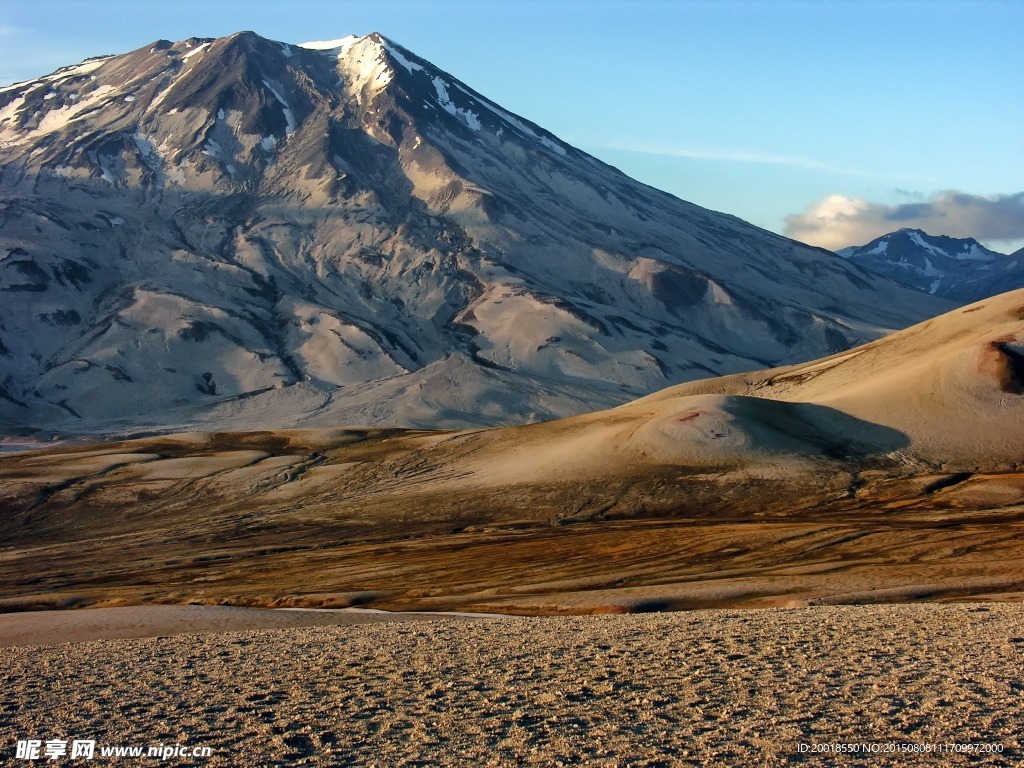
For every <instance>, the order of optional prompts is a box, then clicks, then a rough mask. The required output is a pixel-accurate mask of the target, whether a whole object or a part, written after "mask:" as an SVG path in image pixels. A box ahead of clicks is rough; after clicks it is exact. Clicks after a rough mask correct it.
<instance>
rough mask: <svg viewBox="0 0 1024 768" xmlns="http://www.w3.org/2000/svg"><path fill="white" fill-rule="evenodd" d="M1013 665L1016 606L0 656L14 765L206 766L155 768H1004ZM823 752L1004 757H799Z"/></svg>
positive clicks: (376, 627) (648, 620) (132, 645)
mask: <svg viewBox="0 0 1024 768" xmlns="http://www.w3.org/2000/svg"><path fill="white" fill-rule="evenodd" d="M200 610H202V609H200ZM1022 656H1024V606H1021V605H1019V604H989V605H983V604H961V605H952V604H950V605H937V604H930V605H885V606H863V607H854V606H822V607H815V608H800V609H769V610H756V611H732V610H728V611H727V610H722V611H698V612H690V613H673V614H646V615H628V616H589V617H555V618H505V619H490V620H480V621H469V620H467V621H436V622H393V623H376V624H362V625H353V626H319V627H295V628H290V629H277V630H264V631H248V632H226V633H219V634H203V635H180V636H173V637H155V638H140V639H125V640H113V641H96V642H89V643H77V644H67V645H50V646H36V647H15V648H5V649H0V669H3V670H4V672H3V673H2V676H0V679H2V683H3V686H2V688H0V733H3V735H4V742H5V743H4V745H3V749H4V750H6V755H5V760H8V761H10V762H15V761H14V751H15V741H16V740H17V739H29V738H35V739H41V740H44V741H45V740H46V739H64V740H68V741H69V742H70V741H71V740H72V739H76V738H81V739H95V740H96V741H97V744H98V747H99V746H100V745H108V746H109V745H147V746H148V745H157V744H159V745H175V744H188V745H189V746H190V747H192V746H203V747H209V748H210V750H211V755H210V756H209V757H208V758H202V759H197V760H196V761H195V762H193V763H189V761H187V760H181V759H171V760H169V761H167V762H166V763H164V764H178V765H182V764H194V765H211V766H214V765H232V766H234V765H238V766H284V765H324V766H326V765H332V766H333V765H360V766H370V765H379V766H402V765H419V766H423V765H456V766H459V765H465V766H478V765H502V766H505V765H507V766H515V765H595V766H655V765H657V766H669V765H672V766H674V765H707V766H755V765H757V766H760V765H899V766H907V765H968V764H970V765H1016V764H1018V763H1019V761H1020V759H1021V757H1022V756H1024V751H1022V746H1024V745H1022V741H1024V738H1022V736H1021V727H1020V725H1021V721H1022V715H1024V683H1022V680H1021V668H1022ZM833 742H842V743H847V742H850V743H856V744H860V743H864V744H877V745H879V746H878V747H875V748H876V749H880V750H884V749H890V748H891V747H890V745H903V744H906V745H910V748H914V745H937V744H947V743H948V744H952V743H960V744H964V743H978V742H982V743H985V744H998V745H1000V747H1001V748H1002V749H1003V752H1002V753H1001V754H994V753H984V754H972V755H965V754H958V753H950V752H946V753H943V754H936V753H932V754H930V755H925V754H914V753H910V754H891V753H889V754H886V753H884V752H876V753H873V754H868V755H865V754H860V755H850V754H847V755H839V756H835V755H820V754H812V753H807V752H801V751H800V750H801V747H800V744H807V745H814V744H821V743H833ZM919 748H925V747H919ZM96 762H97V764H101V763H103V762H109V763H113V764H118V765H121V764H136V765H137V764H154V765H155V764H160V761H159V760H157V759H155V758H149V759H135V760H129V759H125V758H120V759H113V758H106V759H102V758H100V757H98V756H97V758H96ZM26 764H27V763H26ZM83 764H84V763H83Z"/></svg>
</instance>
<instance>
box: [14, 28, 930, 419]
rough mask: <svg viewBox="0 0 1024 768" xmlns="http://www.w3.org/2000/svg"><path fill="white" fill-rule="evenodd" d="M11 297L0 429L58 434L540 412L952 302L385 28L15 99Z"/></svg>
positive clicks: (852, 333) (745, 363)
mask: <svg viewBox="0 0 1024 768" xmlns="http://www.w3.org/2000/svg"><path fill="white" fill-rule="evenodd" d="M0 293H2V297H3V301H2V302H0V425H2V424H4V423H6V424H7V425H8V427H9V428H14V427H19V428H24V429H29V428H36V429H39V428H51V429H56V430H62V431H66V430H72V429H78V430H100V429H103V430H106V429H134V428H138V427H141V426H142V425H144V424H145V425H149V426H151V427H154V428H156V427H159V428H163V427H166V426H171V425H173V426H184V425H187V424H199V425H201V426H210V425H217V426H218V427H221V426H223V427H231V426H232V425H234V426H243V425H245V426H249V427H254V426H260V425H263V426H285V425H298V424H304V425H315V424H319V423H330V424H338V423H350V424H401V425H406V426H410V425H412V426H433V427H445V426H463V425H466V424H488V423H490V424H498V423H510V422H524V421H531V420H537V419H543V418H549V417H552V416H558V415H566V414H569V413H576V412H580V411H583V410H590V409H593V408H597V407H602V406H610V405H614V404H617V403H621V402H623V401H625V400H627V399H630V398H631V397H633V396H636V395H640V394H645V393H647V392H650V391H652V390H654V389H657V388H660V387H663V386H666V385H667V384H671V383H676V382H680V381H685V380H690V379H694V378H700V377H703V376H706V375H714V374H722V373H734V372H738V371H743V370H752V369H757V368H765V367H768V366H770V365H774V364H777V363H782V362H793V361H797V360H801V359H810V358H814V357H819V356H821V355H823V354H827V353H831V352H837V351H839V350H841V349H845V348H847V347H849V346H852V345H854V344H857V343H860V342H863V341H867V340H869V339H872V338H875V337H877V336H878V335H879V334H881V333H882V332H884V331H885V330H888V329H892V328H897V327H902V326H905V325H907V324H909V323H910V322H913V321H916V320H920V319H922V318H924V317H928V316H932V315H934V314H938V313H939V312H941V311H944V310H945V309H947V308H948V307H949V304H948V303H946V302H944V301H941V300H938V299H935V298H933V297H929V296H923V295H919V294H917V293H916V292H912V291H908V290H906V289H903V288H901V287H899V286H897V285H895V284H892V283H890V282H889V281H886V280H883V279H881V278H877V277H875V276H873V275H872V274H870V273H868V272H865V271H864V270H862V269H860V268H858V267H856V266H853V265H851V264H849V263H847V262H845V261H843V260H841V259H839V258H836V257H835V256H834V255H833V254H831V253H828V252H824V251H821V250H819V249H813V248H808V247H805V246H801V245H800V244H798V243H794V242H793V241H791V240H788V239H786V238H782V237H779V236H777V235H773V234H771V233H768V232H765V231H763V230H760V229H758V228H756V227H754V226H752V225H750V224H746V223H745V222H742V221H740V220H738V219H736V218H735V217H732V216H727V215H723V214H718V213H714V212H712V211H708V210H705V209H703V208H700V207H698V206H696V205H692V204H690V203H686V202H684V201H681V200H679V199H677V198H675V197H672V196H671V195H667V194H665V193H662V192H659V191H657V190H654V189H652V188H650V187H647V186H645V185H643V184H640V183H639V182H636V181H634V180H632V179H630V178H628V177H626V176H625V175H623V174H622V173H620V172H619V171H617V170H615V169H614V168H611V167H610V166H608V165H606V164H604V163H602V162H600V161H599V160H597V159H595V158H593V157H590V156H589V155H586V154H585V153H583V152H580V151H578V150H576V149H574V148H573V147H571V146H569V145H568V144H565V143H564V142H562V141H560V140H559V139H558V138H557V137H555V136H554V135H552V134H551V133H549V132H547V131H545V130H544V129H543V128H541V127H540V126H537V125H535V124H534V123H531V122H530V121H529V120H527V119H526V118H524V117H520V116H517V115H514V114H512V113H510V112H508V111H507V110H505V109H503V108H502V107H501V106H500V105H498V104H497V103H495V102H493V101H491V100H489V99H487V98H486V97H485V96H483V95H482V94H479V93H477V92H476V91H474V90H473V89H472V88H471V87H470V86H468V85H466V84H465V83H463V82H461V81H460V80H458V79H457V78H455V77H453V76H452V75H451V74H449V73H446V72H444V71H442V70H440V69H438V68H437V67H435V66H434V65H432V64H431V63H430V62H428V61H426V60H425V59H422V58H420V57H418V56H416V54H415V53H413V52H412V51H409V50H407V49H405V48H403V47H401V46H400V45H398V44H397V43H394V42H392V41H390V40H389V39H387V38H385V37H382V36H380V35H377V34H371V35H366V36H362V37H349V38H341V39H339V40H328V41H322V42H320V43H314V44H305V45H292V44H287V43H283V42H277V41H272V40H266V39H264V38H262V37H260V36H259V35H256V34H254V33H251V32H242V33H238V34H236V35H231V36H229V37H224V38H217V39H199V38H193V39H190V40H185V41H180V42H169V41H157V42H155V43H152V44H150V45H148V46H144V47H143V48H140V49H139V50H137V51H134V52H131V53H127V54H124V55H119V56H112V57H107V58H104V59H100V60H96V61H92V62H85V63H83V64H80V65H76V66H75V67H71V68H66V69H64V70H61V71H60V72H57V73H54V74H52V75H49V76H46V77H42V78H39V79H37V80H34V81H31V82H29V83H22V84H19V85H17V86H12V87H10V88H7V89H5V90H3V91H0ZM11 425H14V426H11Z"/></svg>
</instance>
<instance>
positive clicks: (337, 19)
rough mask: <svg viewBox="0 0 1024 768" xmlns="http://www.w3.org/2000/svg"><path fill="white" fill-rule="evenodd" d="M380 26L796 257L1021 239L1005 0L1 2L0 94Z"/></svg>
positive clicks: (1017, 78)
mask: <svg viewBox="0 0 1024 768" xmlns="http://www.w3.org/2000/svg"><path fill="white" fill-rule="evenodd" d="M243 29H251V30H254V31H255V32H258V33H259V34H261V35H264V36H266V37H270V38H272V39H276V40H283V41H286V42H293V43H297V42H304V41H306V40H318V39H330V38H337V37H343V36H345V35H347V34H353V33H355V34H366V33H369V32H373V31H377V32H381V33H382V34H384V35H386V36H388V37H390V38H391V39H393V40H395V41H396V42H398V43H401V44H402V45H404V46H406V47H407V48H410V49H411V50H413V51H415V52H416V53H418V54H419V55H421V56H423V57H424V58H426V59H428V60H430V61H432V62H433V63H435V64H436V65H438V66H439V67H441V68H442V69H444V70H446V71H448V72H449V73H451V74H453V75H454V76H455V77H457V78H459V79H461V80H463V81H464V82H466V83H468V84H469V85H470V86H472V87H473V88H475V89H476V90H478V91H480V92H482V93H484V94H485V95H487V96H489V97H490V98H492V99H494V100H495V101H497V102H498V103H500V104H502V105H503V106H505V107H506V108H508V109H510V110H512V111H513V112H516V113H518V114H520V115H523V116H524V117H527V118H529V119H530V120H533V121H534V122H536V123H538V124H540V125H542V126H544V127H545V128H547V129H549V130H551V131H553V132H554V133H556V134H557V135H559V136H560V137H562V138H563V139H565V140H566V141H568V142H570V143H572V144H574V145H576V146H578V147H579V148H581V149H583V150H585V151H588V152H590V153H592V154H594V155H597V156H598V157H600V158H601V159H603V160H605V161H607V162H609V163H611V164H613V165H615V166H617V167H619V168H621V169H622V170H623V171H625V172H626V173H628V174H630V175H631V176H634V177H635V178H638V179H640V180H642V181H645V182H647V183H649V184H652V185H654V186H656V187H659V188H661V189H664V190H666V191H669V192H671V193H673V194H675V195H678V196H679V197H682V198H684V199H686V200H690V201H692V202H695V203H697V204H699V205H703V206H706V207H709V208H713V209H716V210H721V211H726V212H728V213H733V214H735V215H737V216H740V217H742V218H744V219H747V220H748V221H751V222H753V223H755V224H758V225H760V226H763V227H765V228H767V229H771V230H773V231H776V232H783V233H787V234H790V235H791V236H794V237H797V238H799V239H803V240H805V241H808V242H812V243H814V244H820V245H824V246H826V247H842V246H844V245H850V244H860V243H863V242H866V241H867V240H869V239H871V238H872V237H874V236H875V235H876V234H881V233H882V232H886V231H891V230H893V229H898V228H899V227H901V226H920V227H921V228H923V229H925V230H926V231H929V232H931V233H932V234H948V235H954V236H975V237H977V238H978V239H979V240H982V241H983V242H985V243H986V244H988V245H990V246H991V247H994V248H996V249H997V250H1002V251H1009V250H1013V249H1016V248H1019V247H1021V246H1022V245H1024V141H1022V140H1021V136H1022V135H1024V130H1022V128H1024V86H1022V84H1021V83H1022V80H1021V74H1020V73H1021V72H1024V46H1021V45H1020V33H1021V31H1022V30H1024V2H1020V1H1019V0H974V1H973V2H939V1H938V0H933V1H929V2H918V1H916V0H898V1H897V2H891V1H888V2H869V1H868V0H858V1H856V2H854V1H842V0H833V1H831V2H830V1H829V0H818V1H817V2H784V1H782V0H777V1H773V0H763V1H762V2H738V1H729V0H721V1H719V2H686V1H684V0H677V1H676V2H669V1H668V0H661V1H658V0H633V1H632V2H618V1H617V0H562V1H561V2H559V1H558V0H546V1H545V2H533V1H531V0H521V1H520V2H510V1H508V2H503V1H501V0H474V1H473V2H470V1H468V0H467V1H463V0H429V1H428V0H406V1H399V0H376V1H374V2H369V1H364V2H346V1H345V0H332V1H331V2H326V1H324V2H319V1H315V0H309V1H305V2H304V1H303V0H292V2H261V1H260V0H246V1H245V2H240V1H236V0H205V1H204V2H195V1H194V0H175V1H174V2H141V1H135V2H132V1H129V0H31V2H29V1H27V0H0V84H7V83H10V82H15V81H18V80H24V79H30V78H33V77H36V76H39V75H42V74H45V73H48V72H50V71H52V70H54V69H56V68H57V67H59V66H63V65H65V64H69V63H74V62H77V61H80V60H81V59H83V58H85V57H87V56H91V55H96V54H100V53H121V52H126V51H129V50H133V49H135V48H139V47H141V46H143V45H146V44H148V43H150V42H152V41H153V40H156V39H158V38H168V39H172V40H178V39H184V38H186V37H190V36H198V37H215V36H221V35H226V34H231V33H233V32H237V31H240V30H243Z"/></svg>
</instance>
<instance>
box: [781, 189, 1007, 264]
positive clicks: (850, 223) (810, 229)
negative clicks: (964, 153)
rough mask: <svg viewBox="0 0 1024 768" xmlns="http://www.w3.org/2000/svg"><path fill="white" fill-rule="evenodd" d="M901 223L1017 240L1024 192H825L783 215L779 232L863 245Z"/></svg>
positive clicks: (814, 241) (821, 242)
mask: <svg viewBox="0 0 1024 768" xmlns="http://www.w3.org/2000/svg"><path fill="white" fill-rule="evenodd" d="M903 227H913V228H915V229H922V230H924V231H925V232H927V233H928V234H931V235H948V236H950V237H973V238H975V239H976V240H980V241H983V242H985V241H989V242H991V241H997V242H1012V241H1016V240H1020V239H1021V238H1024V192H1018V193H1016V194H1012V195H993V196H990V197H985V196H982V195H969V194H967V193H964V192H957V191H955V190H946V191H943V192H936V193H935V194H933V195H932V196H931V197H930V198H929V199H927V200H926V201H924V202H914V203H900V204H896V205H886V204H884V203H872V202H869V201H868V200H864V199H861V198H854V197H846V196H844V195H829V196H828V197H826V198H824V199H823V200H819V201H818V202H816V203H813V204H811V205H809V206H808V207H807V208H806V209H805V210H804V211H803V212H802V213H795V214H792V215H791V216H787V217H786V227H785V233H786V235H788V236H789V237H792V238H793V239H795V240H800V241H801V242H805V243H808V244H810V245H817V246H821V247H822V248H830V249H832V250H836V249H838V248H845V247H846V246H849V245H864V244H865V243H868V242H870V241H871V240H874V239H875V238H876V237H880V236H882V235H885V234H888V233H889V232H893V231H894V230H897V229H901V228H903Z"/></svg>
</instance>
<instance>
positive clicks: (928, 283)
mask: <svg viewBox="0 0 1024 768" xmlns="http://www.w3.org/2000/svg"><path fill="white" fill-rule="evenodd" d="M838 253H839V255H840V256H842V257H843V258H845V259H848V260H850V261H852V262H854V263H856V264H858V265H860V266H862V267H865V268H866V269H870V270H872V271H873V272H877V273H879V274H881V275H884V276H885V277H888V278H890V279H892V280H895V281H897V282H899V283H902V284H903V285H907V286H910V287H913V288H917V289H918V290H922V291H926V292H927V293H931V294H934V295H936V296H944V297H946V298H950V299H956V300H960V301H976V300H978V299H983V298H985V297H987V296H991V295H993V294H996V293H1002V292H1004V291H1008V290H1012V289H1014V288H1019V287H1021V286H1024V261H1022V260H1020V259H1018V258H1015V257H1013V256H1004V255H1003V254H1001V253H997V252H996V251H992V250H989V249H988V248H986V247H985V246H983V245H982V244H981V243H979V242H978V241H977V240H975V239H974V238H971V237H967V238H956V237H947V236H945V235H929V234H928V233H927V232H924V231H922V230H920V229H912V228H909V227H904V228H903V229H900V230H897V231H896V232H890V233H889V234H887V235H883V236H882V237H879V238H876V239H874V240H872V241H871V242H870V243H867V244H866V245H862V246H854V247H850V248H844V249H842V250H840V251H838Z"/></svg>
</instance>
